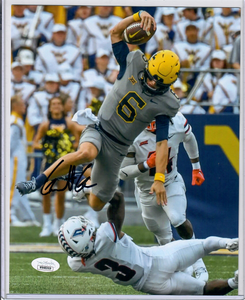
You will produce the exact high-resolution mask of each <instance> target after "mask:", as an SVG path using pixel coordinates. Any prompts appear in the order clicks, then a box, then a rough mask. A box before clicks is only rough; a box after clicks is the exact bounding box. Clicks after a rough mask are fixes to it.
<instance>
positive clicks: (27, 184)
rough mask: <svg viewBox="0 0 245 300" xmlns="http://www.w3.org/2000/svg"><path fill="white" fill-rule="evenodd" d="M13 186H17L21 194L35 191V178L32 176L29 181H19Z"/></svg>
mask: <svg viewBox="0 0 245 300" xmlns="http://www.w3.org/2000/svg"><path fill="white" fill-rule="evenodd" d="M15 187H16V188H17V190H18V191H19V193H20V194H21V196H23V195H26V194H30V193H32V192H34V191H36V189H37V188H36V178H35V177H32V179H31V180H29V181H22V182H19V183H17V184H16V186H15Z"/></svg>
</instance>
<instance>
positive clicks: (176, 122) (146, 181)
mask: <svg viewBox="0 0 245 300" xmlns="http://www.w3.org/2000/svg"><path fill="white" fill-rule="evenodd" d="M155 128H156V127H155V122H152V123H151V124H150V125H149V126H148V127H147V128H146V129H145V130H144V131H142V133H141V134H139V136H138V137H137V138H136V139H135V140H134V143H133V144H132V145H131V146H130V147H129V149H128V154H127V156H126V157H125V158H124V160H123V162H122V166H121V169H120V174H119V176H120V178H121V179H122V180H127V179H129V178H135V197H136V200H137V202H138V206H139V207H140V208H141V209H142V217H143V220H144V223H145V225H146V227H147V228H148V229H149V230H150V231H151V232H153V233H154V234H155V236H156V238H157V240H158V242H159V244H160V245H164V244H166V243H169V242H171V240H172V239H173V236H172V230H171V226H170V223H171V224H172V225H173V226H174V227H175V228H176V230H177V232H178V234H179V235H180V237H181V238H183V239H192V238H195V235H194V232H193V228H192V224H191V222H190V221H189V220H188V219H186V207H187V199H186V195H185V191H186V188H185V184H184V181H183V178H182V176H181V175H180V174H179V173H178V171H177V157H178V152H179V144H180V143H182V142H183V144H184V147H185V150H186V152H187V154H188V156H189V158H190V160H191V162H192V166H193V174H192V176H193V179H192V184H193V185H195V184H197V185H201V184H202V183H203V181H204V176H203V173H202V171H201V168H200V163H199V153H198V146H197V141H196V138H195V136H194V134H193V133H192V129H191V126H190V125H189V124H188V122H187V120H186V118H185V117H184V116H183V115H182V113H180V112H178V113H177V114H176V116H175V117H174V118H172V119H171V120H170V125H169V137H168V148H169V158H168V165H167V168H166V171H165V184H164V185H165V188H166V193H167V199H168V204H167V205H164V206H159V203H157V201H156V196H155V195H152V194H151V193H150V189H151V185H152V182H153V178H154V175H155V149H156V134H155ZM193 268H194V272H195V275H196V277H197V278H201V279H202V280H204V281H207V280H208V274H207V270H206V267H205V265H204V263H203V261H202V260H200V261H198V262H196V263H195V265H194V266H193Z"/></svg>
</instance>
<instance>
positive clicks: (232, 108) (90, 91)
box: [10, 5, 241, 220]
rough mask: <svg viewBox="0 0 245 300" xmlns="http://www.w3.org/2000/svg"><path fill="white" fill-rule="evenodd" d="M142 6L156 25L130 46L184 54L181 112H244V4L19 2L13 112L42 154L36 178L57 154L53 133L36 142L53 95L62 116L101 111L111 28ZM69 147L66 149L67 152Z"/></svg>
mask: <svg viewBox="0 0 245 300" xmlns="http://www.w3.org/2000/svg"><path fill="white" fill-rule="evenodd" d="M140 9H143V10H146V11H148V12H149V13H150V14H151V15H152V16H154V17H155V20H156V22H157V30H156V33H155V35H154V36H153V38H152V39H150V40H149V41H148V42H147V43H146V44H143V45H140V46H136V45H128V46H129V49H130V51H134V50H137V49H139V48H140V49H141V50H142V51H143V52H144V53H145V56H146V57H147V58H149V57H150V56H151V55H152V54H153V53H155V52H156V51H158V50H162V49H164V50H165V49H169V50H172V51H174V52H175V53H176V54H177V55H178V56H179V58H180V63H181V74H180V78H179V79H178V80H177V81H176V82H175V83H174V84H173V86H172V89H173V90H174V92H175V93H176V94H177V95H178V97H179V98H180V101H181V108H180V110H181V111H182V112H183V113H185V114H190V113H194V114H206V113H208V114H213V113H216V114H217V113H239V95H240V93H239V89H240V88H239V79H240V76H239V69H240V27H241V10H240V8H230V7H229V8H228V7H226V8H207V7H205V8H201V7H199V8H193V7H178V8H176V7H112V6H98V7H92V6H35V5H13V6H12V16H11V53H12V64H11V85H10V88H11V97H12V99H11V114H12V115H13V116H15V117H12V119H13V122H15V124H17V123H18V122H19V123H20V124H19V123H18V126H19V127H21V126H22V127H24V128H25V131H26V135H27V136H26V139H27V141H28V142H29V144H28V145H29V146H28V152H29V157H31V153H34V154H35V155H34V157H35V162H33V161H29V162H28V169H29V170H31V172H33V175H35V176H37V175H38V173H39V172H40V170H41V164H42V159H41V158H42V156H43V153H45V151H46V152H48V153H49V154H48V156H49V157H50V155H51V154H52V151H53V150H52V147H53V144H52V143H54V142H53V140H54V139H55V138H54V137H53V140H52V143H50V144H49V145H48V144H47V143H46V146H45V143H43V144H42V147H38V146H36V147H32V145H33V139H34V137H35V136H36V134H37V132H38V128H39V127H40V124H43V123H44V122H47V121H48V120H50V116H51V115H52V113H53V107H52V111H51V110H50V100H51V99H54V98H59V99H61V102H62V107H60V108H59V109H60V110H61V111H62V113H61V117H60V120H61V119H62V118H63V117H65V118H71V117H72V116H73V114H74V112H76V111H77V110H80V109H85V108H88V107H89V108H91V111H92V112H93V113H94V114H97V112H98V110H99V108H100V106H101V104H102V103H103V100H104V99H105V96H106V95H107V93H108V92H109V91H110V90H111V88H112V85H113V83H114V82H115V80H116V78H117V74H118V71H119V68H118V64H117V62H116V60H115V58H114V55H113V53H112V46H111V42H110V34H109V32H110V29H111V28H112V27H113V26H115V25H116V24H117V23H118V22H119V21H120V20H121V18H125V17H126V16H129V15H132V14H133V13H135V12H137V11H139V10H140ZM59 109H58V108H57V110H59ZM53 114H58V112H57V113H53ZM16 116H21V118H23V124H22V123H21V122H20V121H19V120H18V122H17V121H16V120H17V119H16ZM55 118H56V117H55ZM59 122H61V123H62V122H63V123H64V122H65V121H64V120H63V119H62V121H59ZM51 123H52V124H53V123H55V122H54V121H52V122H51ZM56 123H57V122H56ZM63 123H62V124H63ZM11 124H12V123H11ZM64 124H67V122H65V123H64ZM59 126H60V125H59ZM64 126H66V125H64ZM51 129H52V128H47V132H48V130H51ZM49 135H52V132H49ZM20 138H23V135H21V136H20ZM62 138H64V135H63V136H62ZM16 139H17V137H15V140H16ZM74 140H75V139H74ZM75 142H76V143H77V141H75ZM37 143H38V141H36V144H37ZM47 145H48V146H47ZM51 146H52V147H51ZM45 147H46V148H47V149H46V150H45V149H44V148H45ZM64 147H65V148H62V149H60V151H61V152H62V153H63V152H64V153H67V152H68V148H66V147H68V146H67V145H66V146H64ZM69 147H70V146H69ZM57 149H58V148H57ZM13 151H14V148H13ZM57 151H58V150H57ZM38 156H40V159H37V157H38ZM56 156H57V153H56ZM29 175H30V174H29ZM15 179H16V178H15ZM13 206H14V205H13ZM26 209H27V211H28V210H29V208H28V207H27V208H26ZM30 214H31V213H30ZM12 215H13V216H14V210H13V214H12ZM27 219H28V220H29V219H33V216H29V217H28V218H27Z"/></svg>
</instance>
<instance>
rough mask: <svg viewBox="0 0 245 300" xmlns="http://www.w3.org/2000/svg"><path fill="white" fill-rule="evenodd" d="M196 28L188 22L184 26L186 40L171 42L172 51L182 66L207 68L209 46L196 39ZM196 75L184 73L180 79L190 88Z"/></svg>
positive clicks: (209, 52)
mask: <svg viewBox="0 0 245 300" xmlns="http://www.w3.org/2000/svg"><path fill="white" fill-rule="evenodd" d="M198 30H199V29H198V27H197V26H196V24H195V23H190V24H189V25H187V26H186V28H185V33H186V38H187V40H186V41H183V42H176V43H174V44H173V48H172V51H174V52H175V53H176V54H177V55H178V56H179V59H180V65H181V67H182V68H190V69H200V68H209V64H210V54H211V47H210V46H209V45H207V44H205V43H203V42H200V41H199V40H198ZM197 75H198V73H184V74H183V75H182V78H181V79H182V81H183V83H184V84H186V83H187V84H188V85H189V88H190V87H192V86H193V85H194V83H195V80H196V77H197Z"/></svg>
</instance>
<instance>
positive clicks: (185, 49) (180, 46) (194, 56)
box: [172, 42, 212, 69]
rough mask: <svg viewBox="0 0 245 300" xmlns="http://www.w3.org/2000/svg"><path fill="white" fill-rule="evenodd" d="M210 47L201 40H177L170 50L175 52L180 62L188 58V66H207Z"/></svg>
mask: <svg viewBox="0 0 245 300" xmlns="http://www.w3.org/2000/svg"><path fill="white" fill-rule="evenodd" d="M211 50H212V49H211V47H210V46H209V45H206V44H204V43H202V42H197V43H195V44H191V43H188V42H177V43H174V44H173V48H172V51H173V52H175V53H176V54H177V55H178V56H179V59H180V62H182V61H184V60H188V61H189V62H190V68H191V69H195V68H200V67H203V68H209V65H210V54H211Z"/></svg>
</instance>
